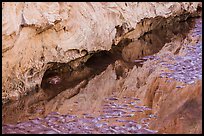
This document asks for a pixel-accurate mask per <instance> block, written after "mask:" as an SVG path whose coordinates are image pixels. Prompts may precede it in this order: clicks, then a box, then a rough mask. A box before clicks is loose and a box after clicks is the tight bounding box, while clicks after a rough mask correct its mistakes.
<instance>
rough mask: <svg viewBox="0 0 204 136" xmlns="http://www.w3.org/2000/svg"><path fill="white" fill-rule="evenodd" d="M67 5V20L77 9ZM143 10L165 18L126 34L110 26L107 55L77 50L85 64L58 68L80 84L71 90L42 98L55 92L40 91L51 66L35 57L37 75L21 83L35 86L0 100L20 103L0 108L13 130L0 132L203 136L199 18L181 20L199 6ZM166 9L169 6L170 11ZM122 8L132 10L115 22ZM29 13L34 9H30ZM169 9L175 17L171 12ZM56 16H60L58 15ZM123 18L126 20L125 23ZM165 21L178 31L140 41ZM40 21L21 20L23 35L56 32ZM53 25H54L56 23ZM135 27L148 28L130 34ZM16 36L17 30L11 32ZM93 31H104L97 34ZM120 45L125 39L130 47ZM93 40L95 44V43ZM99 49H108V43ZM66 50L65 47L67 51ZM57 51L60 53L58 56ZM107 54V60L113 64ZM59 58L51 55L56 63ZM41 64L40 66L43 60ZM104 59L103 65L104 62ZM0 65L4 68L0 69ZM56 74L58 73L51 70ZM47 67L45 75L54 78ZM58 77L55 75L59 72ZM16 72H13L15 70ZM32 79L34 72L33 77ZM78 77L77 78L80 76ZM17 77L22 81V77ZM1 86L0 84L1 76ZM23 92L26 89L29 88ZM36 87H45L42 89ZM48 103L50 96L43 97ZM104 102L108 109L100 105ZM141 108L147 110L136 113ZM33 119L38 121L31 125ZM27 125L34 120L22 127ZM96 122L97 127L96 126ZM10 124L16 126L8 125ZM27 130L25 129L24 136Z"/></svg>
mask: <svg viewBox="0 0 204 136" xmlns="http://www.w3.org/2000/svg"><path fill="white" fill-rule="evenodd" d="M4 4H5V3H3V6H5V5H4ZM23 4H25V3H21V5H19V8H22V7H21V6H22V5H23ZM64 4H68V3H56V4H52V3H49V4H48V3H47V4H45V3H44V5H49V6H45V7H44V5H38V4H37V5H38V6H37V7H38V8H40V7H41V8H42V7H44V8H45V9H46V11H50V12H51V11H52V8H53V7H56V6H57V5H60V6H62V5H64ZM69 4H70V5H72V4H73V5H72V6H70V9H69V11H70V15H72V14H74V12H71V11H72V8H74V7H75V8H76V7H77V8H79V7H80V5H78V4H76V3H69ZM86 4H87V5H89V6H91V5H94V4H93V3H86ZM86 4H85V5H86ZM100 4H101V5H103V6H105V7H106V6H107V7H108V6H110V5H112V4H113V3H112V4H110V5H109V4H108V3H100ZM114 4H116V5H117V6H119V5H120V4H119V5H118V3H114ZM114 4H113V5H114ZM124 4H125V3H124ZM134 4H135V5H136V7H137V8H136V9H139V7H140V6H141V5H143V4H146V3H134ZM134 4H133V5H134ZM149 4H150V5H149V7H148V4H146V6H147V7H148V8H147V9H148V11H151V12H145V13H149V14H145V16H149V15H153V13H152V11H155V12H154V13H155V14H158V15H161V16H164V17H170V18H169V19H165V18H162V17H159V18H156V19H152V20H153V21H152V22H153V27H152V28H151V27H149V26H152V25H150V24H151V23H152V22H151V21H150V20H148V19H147V20H146V19H145V20H146V21H144V22H143V23H142V22H140V23H139V24H137V25H136V27H133V28H135V30H130V32H129V30H128V29H126V28H129V25H126V24H123V25H121V26H120V25H119V26H117V27H116V29H118V31H117V32H116V33H115V34H116V35H115V37H114V36H113V37H114V38H113V39H114V44H115V45H113V46H112V47H111V46H110V47H109V45H108V44H107V43H104V45H103V46H105V47H104V48H106V50H109V49H110V50H109V52H106V51H105V53H101V54H100V53H99V54H94V55H93V56H92V55H90V54H92V53H95V52H89V50H88V49H87V48H88V46H87V48H85V46H80V49H85V50H86V51H85V50H83V55H85V56H86V55H87V54H88V55H90V56H88V57H87V58H86V59H85V60H86V61H84V58H83V57H82V58H83V59H80V55H79V56H77V57H74V58H78V59H79V60H80V61H76V62H77V63H75V61H71V62H70V63H64V64H65V65H67V64H69V65H67V67H61V68H60V69H61V70H62V73H66V74H68V76H70V77H71V78H73V79H79V80H77V82H73V83H77V84H76V85H75V86H74V87H71V88H69V87H68V88H67V87H65V88H59V90H60V89H61V90H63V91H59V92H55V93H54V94H49V93H45V92H46V91H45V90H46V89H48V92H49V90H50V89H54V90H56V89H58V88H53V86H51V87H50V86H49V87H47V86H44V87H42V86H40V81H41V79H43V76H45V75H46V74H44V72H45V71H46V70H48V69H49V67H50V64H47V62H51V60H49V59H51V58H50V57H48V56H45V55H44V57H42V60H43V61H42V62H43V65H44V66H43V67H39V69H41V71H40V72H39V71H38V72H37V71H36V69H33V68H32V70H31V69H30V70H29V73H30V79H27V81H28V82H27V83H29V82H33V80H34V79H35V83H37V82H39V83H37V85H36V84H35V86H34V88H33V91H31V94H29V95H27V96H26V97H22V98H20V97H16V96H18V95H19V94H18V93H17V92H15V93H16V94H15V93H9V96H7V95H6V94H7V93H3V98H9V97H10V98H12V99H14V100H15V99H16V98H18V99H19V98H20V99H19V101H13V102H11V103H10V104H9V103H8V105H4V106H3V107H2V108H3V123H6V124H7V123H13V124H14V125H8V124H7V125H4V126H3V133H202V116H201V112H202V103H201V102H202V96H201V95H202V92H201V88H202V83H201V81H202V79H201V78H202V70H201V67H202V55H201V52H202V32H201V31H202V27H201V24H202V19H201V18H199V19H196V21H192V20H191V19H190V22H189V20H187V21H188V23H187V21H184V20H185V19H187V18H188V17H189V16H194V15H197V13H193V11H194V9H197V6H198V5H199V3H179V4H178V3H165V4H163V3H158V5H160V4H161V5H160V6H162V5H163V8H162V9H161V7H159V6H158V9H161V11H165V12H164V13H162V12H158V10H149V9H151V6H152V5H154V4H156V3H149ZM172 4H173V5H174V6H170V5H172ZM27 5H28V3H27ZM85 5H83V6H84V8H85V7H86V6H85ZM96 5H97V4H96ZM96 5H94V6H92V9H93V10H94V8H96V7H95V6H96ZM113 5H112V6H113ZM127 5H128V6H132V8H127V9H126V8H124V10H123V11H121V12H122V13H121V14H122V15H123V13H124V15H126V12H128V11H129V10H130V9H134V6H133V5H131V4H130V3H126V4H125V6H127ZM11 6H12V5H11ZM117 6H116V7H117ZM143 6H144V5H143ZM154 6H155V5H154ZM154 6H153V7H154ZM168 6H170V7H169V9H170V10H169V12H167V11H168V10H166V8H165V7H168ZM32 7H35V5H33V6H32ZM194 7H196V8H194ZM44 8H42V9H44ZM58 8H59V7H58ZM84 8H82V9H84ZM109 8H110V7H109ZM112 8H113V7H112ZM183 8H184V9H187V10H186V11H187V12H186V11H185V14H184V15H183V16H180V17H178V18H177V17H174V15H176V14H183V13H184V12H182V10H181V9H183ZM56 9H57V8H56ZM82 9H80V10H82ZM113 9H114V8H113ZM116 9H117V8H116ZM121 9H123V8H121ZM136 9H135V10H136ZM153 9H154V8H153ZM172 9H174V11H171V10H172ZM176 9H178V11H180V12H176ZM80 10H79V11H77V13H78V12H80ZM84 10H85V9H84ZM126 10H127V11H126ZM144 10H145V9H144ZM52 12H53V13H52V14H54V15H55V14H57V13H58V10H54V11H52ZM104 12H106V10H104ZM111 12H112V10H111ZM188 12H192V13H193V14H188ZM42 13H43V12H42ZM59 13H61V11H60V12H59ZM62 13H63V12H62ZM71 13H72V14H71ZM82 13H83V12H82ZM85 13H87V12H85ZM114 13H115V12H114ZM151 13H152V14H151ZM103 14H105V13H103ZM115 14H116V13H115ZM132 14H135V12H131V14H130V15H132ZM143 14H144V13H143ZM169 14H170V15H169ZM60 15H61V14H59V15H56V16H54V17H53V18H55V19H54V20H60V19H59V18H60ZM63 15H64V14H63ZM84 15H86V14H84ZM84 15H83V16H84ZM130 15H128V14H127V16H130ZM172 15H173V16H172ZM87 16H88V15H87ZM127 16H125V17H127ZM138 16H139V15H138ZM171 16H172V18H174V19H175V20H177V21H178V22H180V21H184V24H182V26H180V27H179V25H178V27H176V28H175V26H177V25H176V24H174V25H173V26H170V27H169V29H172V28H173V29H172V30H171V31H165V29H161V30H160V29H158V30H157V29H156V30H154V31H153V30H152V31H151V32H149V33H146V34H145V35H144V36H141V35H142V34H143V33H144V32H147V31H150V30H151V29H153V28H157V27H158V28H159V26H160V27H161V26H162V25H163V26H166V25H165V24H169V22H171V21H172V20H173V19H171ZM44 17H47V18H49V19H48V20H46V21H45V22H43V21H42V22H40V23H39V24H37V25H36V26H35V25H33V24H32V21H24V22H27V24H26V25H25V26H26V28H29V27H30V25H31V26H32V27H34V29H36V33H37V34H36V35H38V36H39V37H40V35H46V34H45V33H47V35H48V31H49V32H51V31H53V30H52V28H55V25H54V26H52V25H53V24H52V23H50V22H53V20H52V19H51V18H50V16H49V14H48V15H47V14H44ZM74 18H75V19H76V18H78V17H75V16H74ZM36 20H41V19H40V16H38V14H36ZM131 20H132V19H130V20H127V21H128V22H131ZM175 20H174V21H175ZM193 20H195V19H193ZM34 22H35V21H34ZM59 22H60V21H59ZM59 22H58V21H57V24H58V23H59ZM62 22H63V21H62ZM70 22H72V21H70ZM116 22H117V21H116ZM162 22H163V23H162ZM44 23H45V24H51V25H50V26H49V27H47V28H46V27H42V26H43V25H42V24H44ZM55 23H56V22H55ZM157 23H158V24H157ZM180 23H181V22H180ZM68 24H69V23H68ZM130 24H131V23H130ZM133 24H134V23H133ZM170 24H171V23H170ZM108 25H109V24H108ZM108 25H107V26H108ZM140 25H141V26H147V27H137V26H140ZM194 25H195V26H194ZM96 26H97V25H96ZM163 26H162V28H163ZM36 27H37V28H36ZM15 29H16V30H18V27H16V28H15ZM65 29H66V28H65ZM75 29H76V28H75ZM100 29H103V28H102V27H101V28H100ZM137 32H138V33H137ZM160 35H163V36H164V37H165V38H167V39H165V38H161V37H162V36H160ZM3 36H4V35H3ZM140 36H141V37H140ZM109 38H110V37H109ZM126 38H129V40H127V39H126ZM137 38H139V39H137ZM31 39H32V38H31ZM42 39H43V38H42ZM92 39H94V38H92ZM101 39H103V38H101ZM101 39H100V40H101ZM113 39H111V40H113ZM124 39H126V40H124ZM152 39H153V40H152ZM100 40H99V41H97V42H99V43H100V42H101V41H100ZM106 40H107V39H106ZM48 41H49V40H48ZM78 42H79V41H78ZM104 42H105V41H104ZM106 42H108V40H107V41H106ZM90 43H91V41H90ZM45 45H46V43H45ZM85 45H86V44H85ZM97 45H98V44H97ZM99 45H100V44H99ZM106 45H107V46H106ZM156 45H157V46H156ZM116 46H118V47H116ZM14 47H15V46H14ZM14 47H12V48H8V50H7V51H5V50H4V51H5V52H4V53H3V60H4V62H5V64H6V59H4V58H5V56H6V55H7V57H8V56H9V55H8V54H9V52H12V50H14V49H15V48H14ZM69 47H71V46H69ZM69 47H66V49H67V48H69ZM73 47H74V48H75V49H76V48H77V47H75V46H73ZM81 47H82V48H81ZM136 47H137V48H136ZM43 48H44V47H43ZM104 48H103V47H102V46H95V47H94V49H91V51H94V50H95V49H97V50H101V49H104ZM16 49H17V48H16ZM16 49H15V50H16ZM64 49H65V48H64ZM66 49H65V50H66ZM80 49H77V50H80ZM19 50H20V49H19ZM26 50H27V49H26ZM68 50H69V49H68ZM77 50H72V51H73V55H74V56H75V55H76V54H77V52H78V51H77ZM159 50H160V51H159ZM47 51H48V50H47ZM60 51H61V52H63V49H62V50H60ZM60 51H59V52H60ZM158 51H159V52H158ZM44 52H46V50H44ZM44 52H43V53H44ZM57 52H58V51H57ZM59 52H58V53H59ZM68 52H69V51H68ZM114 52H116V54H114ZM157 52H158V53H157ZM16 53H17V52H16ZM69 53H70V52H69ZM154 53H156V54H154ZM48 54H49V53H48ZM51 54H52V53H51ZM51 54H49V55H51ZM112 54H114V57H113V55H112ZM4 55H5V56H4ZM58 55H59V54H58ZM58 55H57V54H56V56H58ZM83 55H82V56H83ZM103 55H104V56H103ZM146 55H149V56H146ZM31 56H32V55H31ZM68 56H69V55H68ZM68 56H66V57H68ZM7 57H6V58H7ZM64 57H65V56H64ZM45 58H46V59H47V61H45V60H46V59H45ZM74 58H71V59H70V57H68V58H67V59H64V58H63V59H62V58H60V55H59V58H55V59H56V60H59V62H61V63H62V64H63V62H68V61H69V60H72V59H74ZM101 58H104V59H101ZM110 58H111V59H110ZM22 60H23V59H22ZM48 60H49V61H48ZM64 60H66V61H64ZM105 60H108V62H107V61H105ZM53 61H54V59H53ZM79 62H80V63H79ZM97 62H101V65H98V63H97ZM27 64H28V63H25V65H27ZM31 64H32V65H34V63H33V62H30V65H31ZM54 64H57V65H58V64H60V63H56V62H55V61H54ZM80 64H83V65H80ZM12 65H13V64H12ZM35 65H36V64H35ZM3 66H5V65H4V64H3ZM6 66H8V67H7V70H9V68H10V67H11V65H10V64H9V63H8V65H6ZM60 66H61V65H60ZM25 67H26V66H25ZM55 67H57V68H59V67H58V66H55ZM52 68H53V67H52ZM52 68H51V73H52V72H53V71H55V70H53V69H52ZM64 68H65V69H64ZM69 68H70V71H69ZM42 69H43V70H42ZM4 70H6V69H4ZM58 70H59V69H58ZM58 70H57V72H59V71H60V70H59V71H58ZM75 70H76V71H75ZM16 71H18V72H20V71H19V69H18V68H17V70H16ZM13 72H14V71H13ZM18 72H17V73H18ZM35 72H37V74H36V73H35ZM80 72H81V74H80V76H79V73H80ZM94 72H95V73H94ZM31 73H32V74H34V75H35V77H36V78H33V77H34V76H32V74H31ZM48 73H49V72H48ZM43 74H44V75H43ZM20 75H21V73H19V75H18V77H19V76H20ZM47 75H49V74H47ZM60 76H61V77H63V78H64V77H66V76H64V75H54V76H53V75H51V77H52V78H50V79H49V76H48V78H45V79H47V80H44V81H45V83H49V84H51V85H57V84H59V83H61V81H62V80H61V79H63V78H61V77H60ZM86 76H89V77H86ZM45 77H46V76H45ZM24 78H27V76H25V77H24ZM3 79H6V78H4V77H3ZM14 79H15V78H14ZM14 79H13V80H12V81H13V83H16V85H18V83H17V82H14V81H16V80H14ZM64 80H67V81H68V82H72V80H71V79H70V78H64V79H63V81H64ZM69 80H70V81H69ZM4 81H5V80H4ZM8 81H9V80H8ZM4 83H6V82H4ZM20 83H21V84H20V87H21V88H24V89H25V82H24V81H21V82H20ZM65 83H66V82H65ZM11 84H12V83H11ZM29 85H30V86H32V85H33V84H32V85H31V84H29ZM41 85H42V84H41ZM45 85H46V84H45ZM11 86H12V85H11ZM9 87H10V86H8V88H9ZM18 87H19V86H18ZM18 87H17V88H18ZM41 87H42V88H44V90H43V89H42V88H41ZM54 87H55V86H54ZM4 89H5V88H4ZM22 90H23V89H22ZM11 91H13V90H11ZM14 95H15V96H14ZM11 96H13V97H11ZM20 96H21V95H20ZM50 96H52V97H51V98H50ZM110 96H112V97H110ZM106 100H108V101H112V102H110V103H106ZM131 100H133V101H131ZM138 100H139V101H138ZM116 101H117V103H116ZM135 108H136V109H135ZM142 109H146V110H144V111H142ZM50 112H59V113H60V114H58V113H57V114H56V113H55V114H53V113H51V114H50ZM19 113H20V114H19ZM82 113H84V114H82ZM73 114H74V115H73ZM14 115H15V116H14ZM79 115H80V117H79ZM81 115H82V116H81ZM36 117H42V118H37V119H36ZM118 118H119V120H118ZM121 118H123V119H121ZM127 118H128V119H127ZM28 119H34V120H31V121H27V120H28ZM66 119H67V120H66ZM70 119H71V120H70ZM101 119H102V120H103V119H104V120H103V121H102V122H100V121H101ZM56 120H58V121H56ZM16 122H22V123H18V124H17V125H15V123H16ZM121 122H122V123H121ZM36 124H38V125H36ZM87 124H88V125H87ZM65 126H66V127H65ZM86 126H87V127H86ZM102 126H103V127H102ZM26 128H31V130H28V129H26Z"/></svg>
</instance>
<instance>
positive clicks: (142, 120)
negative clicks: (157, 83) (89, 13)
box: [2, 19, 202, 134]
mask: <svg viewBox="0 0 204 136" xmlns="http://www.w3.org/2000/svg"><path fill="white" fill-rule="evenodd" d="M191 21H192V20H190V25H189V24H188V23H186V22H184V24H185V25H184V24H183V25H181V26H180V28H178V29H175V30H174V31H170V32H171V33H168V34H167V33H166V32H163V33H162V32H161V31H160V34H162V35H163V36H164V33H166V36H164V37H163V38H161V35H159V32H158V31H153V32H151V33H149V34H146V35H145V36H143V37H141V39H140V40H139V41H135V42H136V44H134V42H133V43H132V44H128V45H127V46H125V47H122V48H116V49H112V50H113V52H112V53H114V50H117V51H118V52H120V53H119V54H118V52H117V55H115V56H114V55H113V54H110V55H113V59H112V60H114V59H115V60H117V59H122V60H123V61H124V62H126V63H128V65H129V66H130V67H133V66H134V65H138V66H142V63H143V62H144V61H145V60H147V59H152V58H154V57H153V56H152V55H153V54H154V53H157V52H158V51H159V50H160V49H161V48H162V47H163V46H164V44H165V43H167V42H170V41H171V37H168V36H169V35H176V34H177V33H179V32H181V33H182V34H184V37H183V38H185V34H186V33H188V31H189V29H187V28H189V27H190V28H191V27H192V24H194V23H192V22H193V21H192V22H191ZM201 25H202V21H201V19H196V26H195V29H192V30H191V31H194V32H195V33H196V34H198V35H202V32H201ZM168 32H169V31H168ZM155 33H156V34H155ZM151 37H153V39H151ZM156 40H159V41H156ZM137 46H138V47H139V48H138V47H137ZM189 48H190V49H189V50H187V51H186V52H187V55H186V57H183V58H179V57H176V58H175V59H176V61H177V63H175V64H174V65H177V66H178V65H179V67H173V65H169V64H165V63H163V65H166V66H168V67H169V68H170V69H173V70H174V69H175V68H180V67H182V66H183V65H192V66H195V65H197V63H196V61H199V62H200V61H201V59H202V57H201V51H202V43H198V44H197V45H196V46H193V47H191V46H190V47H189ZM138 49H139V52H138V53H136V52H137V50H138ZM140 53H142V54H140ZM99 56H100V55H99ZM109 57H110V56H109ZM100 59H101V58H97V56H96V57H93V58H92V59H90V60H89V61H88V62H87V63H86V65H87V67H90V68H94V69H96V68H98V69H100V68H102V70H104V67H105V68H106V66H108V65H109V64H111V63H113V62H115V60H114V61H109V62H104V63H103V64H104V65H103V66H102V67H98V64H97V63H96V62H97V61H100ZM183 61H185V63H183ZM200 66H202V65H199V66H198V67H194V68H195V69H190V68H192V67H189V69H182V71H183V73H177V74H188V75H189V78H190V77H192V76H196V78H201V77H200V73H201V72H202V71H201V67H200ZM102 70H101V71H100V70H99V73H98V72H97V74H100V72H102ZM175 71H178V72H179V70H175ZM182 71H180V72H182ZM192 72H194V73H192ZM201 75H202V74H201ZM162 76H168V77H170V78H177V79H178V80H184V78H182V75H181V76H178V75H175V72H174V74H173V73H169V74H168V73H167V75H162ZM185 80H186V82H188V83H191V82H192V81H191V80H188V79H186V78H185ZM139 103H140V100H139V99H137V98H135V97H125V96H124V97H122V98H117V97H116V96H110V97H108V98H104V101H103V103H102V104H103V105H102V109H100V110H99V111H97V112H94V113H86V112H85V111H84V112H83V113H81V114H74V113H73V114H67V115H62V114H60V113H58V112H51V113H50V114H48V115H46V116H45V117H43V118H41V117H37V118H34V119H31V120H27V121H24V122H18V123H15V124H3V126H2V133H3V134H11V133H21V134H68V133H69V134H71V133H72V134H73V133H83V134H84V133H85V134H88V133H96V134H99V133H110V134H152V133H157V131H156V130H150V129H149V126H148V124H149V122H150V121H151V120H153V119H154V118H156V115H153V114H151V112H149V111H151V109H150V108H148V107H146V106H138V105H141V104H139Z"/></svg>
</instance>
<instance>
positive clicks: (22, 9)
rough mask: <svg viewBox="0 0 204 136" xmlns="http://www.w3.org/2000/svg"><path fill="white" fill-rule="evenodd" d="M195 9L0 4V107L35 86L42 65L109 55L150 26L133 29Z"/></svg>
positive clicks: (151, 5)
mask: <svg viewBox="0 0 204 136" xmlns="http://www.w3.org/2000/svg"><path fill="white" fill-rule="evenodd" d="M199 5H201V3H197V2H193V3H192V2H180V3H174V2H159V3H157V2H150V3H140V2H134V3H124V2H122V3H115V2H111V3H105V2H102V3H92V2H87V3H69V2H34V3H32V2H16V3H15V2H14V3H9V2H3V3H2V14H3V18H2V19H3V20H2V40H3V42H2V43H3V44H2V76H3V77H2V80H3V81H2V84H3V86H2V90H3V94H2V98H3V101H4V100H6V99H7V98H9V99H14V100H17V99H19V98H20V96H21V95H24V94H25V93H26V92H27V91H32V87H36V85H39V84H40V82H41V80H42V76H43V74H44V71H45V70H46V68H47V63H48V62H69V61H71V60H74V59H76V58H79V57H81V56H84V55H85V52H91V51H96V50H109V49H110V48H111V45H112V44H113V43H116V44H117V43H118V42H119V41H120V40H121V37H122V38H124V37H125V36H126V35H127V36H128V37H131V36H130V35H132V37H131V38H138V37H139V36H140V35H142V34H143V33H144V32H146V31H149V30H151V29H153V27H155V26H156V24H155V25H153V26H151V25H149V24H148V23H147V24H142V25H143V26H146V27H143V28H144V29H139V28H140V27H138V28H136V27H137V23H138V22H140V21H141V20H142V19H144V18H155V17H157V16H161V17H165V18H167V17H170V16H172V17H173V16H177V15H180V14H183V13H186V12H188V13H193V12H194V11H196V10H197V7H198V6H199ZM117 28H118V29H117ZM119 28H120V29H119ZM134 29H135V30H134ZM132 30H133V31H132ZM129 31H131V33H130V34H129V33H128V32H129Z"/></svg>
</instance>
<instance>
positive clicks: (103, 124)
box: [3, 96, 157, 134]
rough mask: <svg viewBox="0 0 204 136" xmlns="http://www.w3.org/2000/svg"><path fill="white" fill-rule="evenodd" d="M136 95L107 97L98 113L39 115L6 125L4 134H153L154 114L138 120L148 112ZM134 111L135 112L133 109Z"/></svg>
mask: <svg viewBox="0 0 204 136" xmlns="http://www.w3.org/2000/svg"><path fill="white" fill-rule="evenodd" d="M139 101H140V100H139V99H137V98H133V97H132V98H128V97H127V98H123V99H121V98H120V99H119V98H116V97H115V96H113V97H109V98H106V99H104V103H103V110H102V111H99V114H97V115H95V114H94V113H92V114H91V113H81V114H78V115H77V116H76V115H61V114H59V113H58V112H52V113H50V114H49V115H47V116H46V117H45V118H36V119H33V120H30V121H26V122H22V123H18V124H17V125H9V124H8V125H3V134H7V133H9V134H11V133H20V134H36V133H37V134H39V133H41V134H50V133H53V134H59V133H60V134H79V133H80V134H81V133H83V134H89V133H90V134H93V133H96V134H99V133H105V134H107V133H109V134H134V133H142V134H152V133H156V132H157V131H154V130H149V127H148V122H149V121H150V119H151V118H152V117H153V116H155V115H152V114H150V115H149V116H148V115H145V117H144V118H141V119H138V118H137V117H136V116H138V115H139V114H140V113H139V110H138V109H140V111H141V110H142V111H145V110H150V109H147V107H146V106H137V103H138V102H139ZM133 110H134V112H133Z"/></svg>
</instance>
